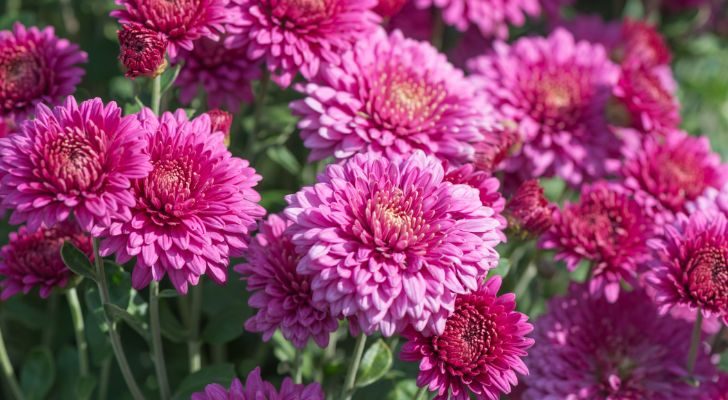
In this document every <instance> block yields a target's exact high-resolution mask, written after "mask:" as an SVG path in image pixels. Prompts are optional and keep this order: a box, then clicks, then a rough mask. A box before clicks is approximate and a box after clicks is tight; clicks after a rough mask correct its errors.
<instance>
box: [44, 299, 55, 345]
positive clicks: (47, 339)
mask: <svg viewBox="0 0 728 400" xmlns="http://www.w3.org/2000/svg"><path fill="white" fill-rule="evenodd" d="M46 306H47V308H48V315H49V317H48V328H47V329H44V330H43V344H44V345H46V346H48V347H52V345H53V337H54V336H55V334H56V320H57V319H58V317H57V315H58V296H56V294H55V293H53V294H52V295H51V297H50V298H49V299H48V303H47V305H46Z"/></svg>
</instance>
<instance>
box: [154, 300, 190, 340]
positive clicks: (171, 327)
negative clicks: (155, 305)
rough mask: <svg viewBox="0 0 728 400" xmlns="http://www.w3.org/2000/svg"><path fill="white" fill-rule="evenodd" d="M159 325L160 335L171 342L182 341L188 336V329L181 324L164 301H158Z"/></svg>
mask: <svg viewBox="0 0 728 400" xmlns="http://www.w3.org/2000/svg"><path fill="white" fill-rule="evenodd" d="M159 325H160V328H161V329H162V335H164V337H166V338H167V339H169V340H171V341H173V342H176V343H182V342H184V341H186V340H187V339H188V338H189V336H190V333H189V330H188V329H187V328H185V327H184V326H182V323H180V322H179V320H178V319H177V317H176V316H175V315H174V314H173V313H172V310H171V309H170V308H169V306H168V305H167V303H166V302H160V303H159Z"/></svg>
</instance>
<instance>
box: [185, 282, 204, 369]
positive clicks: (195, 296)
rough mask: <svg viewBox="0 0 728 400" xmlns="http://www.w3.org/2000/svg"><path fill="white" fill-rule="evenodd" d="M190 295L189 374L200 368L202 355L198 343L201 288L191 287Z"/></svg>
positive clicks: (198, 286)
mask: <svg viewBox="0 0 728 400" xmlns="http://www.w3.org/2000/svg"><path fill="white" fill-rule="evenodd" d="M191 292H192V293H190V299H191V304H190V312H189V313H188V314H189V323H190V324H189V326H188V328H189V330H190V340H189V341H188V342H187V350H188V353H189V367H190V373H192V372H196V371H199V370H200V368H202V354H201V351H200V350H201V343H200V338H199V336H200V314H201V313H202V286H200V285H197V286H193V287H192V290H191Z"/></svg>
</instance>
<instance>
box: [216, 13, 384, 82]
mask: <svg viewBox="0 0 728 400" xmlns="http://www.w3.org/2000/svg"><path fill="white" fill-rule="evenodd" d="M232 2H233V3H234V4H235V6H236V9H239V11H240V13H241V17H240V18H238V19H237V20H235V21H233V24H232V25H231V28H230V31H231V32H233V33H235V34H236V35H234V36H233V37H231V38H230V39H229V40H227V41H226V42H227V44H228V45H229V46H232V47H237V46H245V47H247V49H248V55H249V56H250V57H251V58H252V59H258V58H261V57H264V58H265V63H266V65H267V66H268V70H269V71H270V72H271V73H272V74H273V76H272V78H273V80H274V81H275V82H276V83H278V84H279V85H281V86H283V87H288V85H290V84H291V82H292V81H293V79H294V78H295V76H296V74H297V73H298V72H299V71H300V72H301V74H302V75H303V77H304V78H306V79H312V78H314V77H315V76H316V75H317V74H318V72H319V67H320V66H321V64H323V63H332V64H338V63H339V62H340V61H341V54H342V53H343V52H344V51H345V50H347V49H349V48H350V47H351V46H352V45H353V44H354V43H356V42H357V41H359V40H364V39H368V37H369V36H370V35H372V34H373V33H374V32H375V30H376V27H377V24H378V23H379V21H380V18H379V16H378V15H377V14H376V13H374V12H373V11H372V10H371V9H372V8H373V7H374V6H376V5H377V0H232Z"/></svg>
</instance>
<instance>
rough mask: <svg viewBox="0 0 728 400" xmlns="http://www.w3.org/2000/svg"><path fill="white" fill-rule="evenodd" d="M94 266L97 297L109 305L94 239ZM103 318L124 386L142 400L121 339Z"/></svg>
mask: <svg viewBox="0 0 728 400" xmlns="http://www.w3.org/2000/svg"><path fill="white" fill-rule="evenodd" d="M93 247H94V264H95V265H96V275H97V279H98V282H97V284H98V286H99V295H100V297H101V304H111V295H109V286H108V283H107V282H106V274H105V273H104V260H103V258H101V255H100V254H99V239H96V238H94V240H93ZM104 316H105V317H106V324H107V325H108V326H109V340H110V341H111V348H112V349H113V350H114V356H115V357H116V361H117V363H118V364H119V369H120V370H121V375H122V376H123V377H124V381H125V382H126V386H127V387H128V388H129V392H130V393H131V395H132V397H133V398H134V399H135V400H143V399H144V395H143V394H142V391H141V389H139V385H137V383H136V381H135V380H134V374H132V373H131V368H130V367H129V361H128V360H127V359H126V354H124V346H123V345H122V344H121V337H120V336H119V331H118V330H117V327H116V322H114V321H113V320H112V319H111V317H110V316H109V314H108V313H107V312H106V311H105V310H104Z"/></svg>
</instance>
